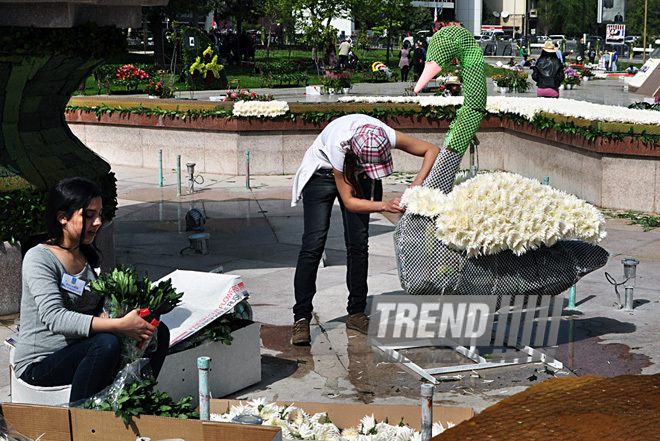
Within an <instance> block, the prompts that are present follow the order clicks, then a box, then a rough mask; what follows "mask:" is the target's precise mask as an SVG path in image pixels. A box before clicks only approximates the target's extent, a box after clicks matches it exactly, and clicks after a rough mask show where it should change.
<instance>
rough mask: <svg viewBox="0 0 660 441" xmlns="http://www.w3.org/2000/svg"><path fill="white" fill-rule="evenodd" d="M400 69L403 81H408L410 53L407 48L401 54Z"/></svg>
mask: <svg viewBox="0 0 660 441" xmlns="http://www.w3.org/2000/svg"><path fill="white" fill-rule="evenodd" d="M399 69H401V81H408V71H409V70H410V51H409V50H408V49H406V48H405V47H404V48H402V49H401V52H399Z"/></svg>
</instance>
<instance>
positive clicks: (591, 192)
mask: <svg viewBox="0 0 660 441" xmlns="http://www.w3.org/2000/svg"><path fill="white" fill-rule="evenodd" d="M67 121H68V122H69V125H70V127H71V130H72V131H73V132H74V133H75V134H76V136H78V137H79V138H80V139H81V140H82V141H83V142H84V143H85V144H86V145H87V146H88V147H89V148H91V149H92V150H94V151H95V152H96V153H98V154H99V155H100V156H102V157H103V158H105V159H106V160H107V161H108V162H110V163H111V164H116V165H130V166H136V167H146V168H157V167H158V150H159V149H162V150H163V167H164V168H175V167H176V155H177V154H180V155H181V158H182V162H183V163H186V162H195V163H196V164H197V166H196V171H199V172H202V173H217V174H225V175H241V174H244V173H245V168H246V167H245V151H246V150H249V151H250V172H251V173H252V174H293V173H295V171H296V170H297V168H298V166H299V164H300V161H301V159H302V157H303V155H304V153H305V151H306V150H307V148H308V147H309V146H310V145H311V143H312V142H313V141H314V139H315V137H316V136H317V135H318V134H319V133H320V132H321V130H322V129H323V127H325V125H326V124H327V123H326V122H323V123H311V122H307V121H304V120H301V119H299V118H298V119H295V120H291V119H285V118H275V119H273V120H267V119H257V118H252V119H229V120H226V119H220V118H202V119H190V118H187V119H185V120H176V119H174V120H171V119H169V118H162V117H151V116H145V115H141V116H140V115H123V116H122V115H115V114H110V115H107V114H104V115H102V117H101V119H100V120H98V119H97V118H96V117H95V116H94V115H93V114H89V113H82V112H69V113H67ZM383 121H384V122H385V123H387V124H389V125H390V126H392V127H393V128H395V129H397V130H401V131H403V132H406V133H409V134H411V135H413V136H416V137H419V138H421V139H424V140H427V141H429V142H432V143H434V144H436V145H442V144H443V142H444V137H445V134H446V131H447V129H448V127H449V124H448V122H447V121H446V120H438V119H434V118H426V117H417V116H403V117H393V118H385V119H383ZM478 137H479V139H480V141H481V145H480V146H479V149H478V152H479V166H480V168H481V169H490V170H506V171H511V172H515V173H519V174H521V175H523V176H527V177H530V178H536V179H539V180H542V179H543V178H544V177H545V176H549V177H550V184H551V185H552V186H553V187H555V188H558V189H560V190H564V191H566V192H569V193H572V194H575V195H577V196H578V197H581V198H583V199H585V200H587V201H589V202H591V203H592V204H595V205H597V206H599V207H604V208H612V209H625V210H640V211H646V212H660V149H656V148H655V147H654V146H650V145H649V146H644V145H643V144H642V143H641V142H640V141H638V140H637V139H635V138H630V137H626V138H625V139H624V140H623V141H608V140H602V139H601V140H596V141H588V140H586V139H585V138H584V137H582V136H579V135H572V134H565V133H562V132H557V131H555V130H551V129H546V130H538V129H536V128H534V127H531V126H529V125H527V124H517V123H514V122H513V121H511V120H507V119H504V120H501V119H500V118H499V117H497V116H493V115H489V116H487V117H486V118H484V120H483V122H482V124H481V126H480V130H479V132H478ZM393 157H394V164H395V170H396V171H407V172H414V171H417V170H418V169H419V165H420V163H421V162H420V160H419V159H418V158H414V157H411V156H410V155H406V154H404V153H401V152H397V151H396V150H395V151H394V152H393ZM461 168H469V155H467V154H466V156H465V157H464V159H463V163H462V165H461Z"/></svg>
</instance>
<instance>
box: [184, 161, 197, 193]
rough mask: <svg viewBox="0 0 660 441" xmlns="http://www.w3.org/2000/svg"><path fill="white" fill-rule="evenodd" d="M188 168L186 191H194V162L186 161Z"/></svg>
mask: <svg viewBox="0 0 660 441" xmlns="http://www.w3.org/2000/svg"><path fill="white" fill-rule="evenodd" d="M186 167H187V169H188V193H194V192H195V163H194V162H188V163H186Z"/></svg>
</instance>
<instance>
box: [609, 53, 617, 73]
mask: <svg viewBox="0 0 660 441" xmlns="http://www.w3.org/2000/svg"><path fill="white" fill-rule="evenodd" d="M618 59H619V53H618V52H617V51H616V49H614V50H613V51H612V54H611V55H610V70H611V71H612V72H616V71H618V70H619V68H618V67H617V65H616V62H617V60H618Z"/></svg>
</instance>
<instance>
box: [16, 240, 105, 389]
mask: <svg viewBox="0 0 660 441" xmlns="http://www.w3.org/2000/svg"><path fill="white" fill-rule="evenodd" d="M64 274H68V272H67V270H66V269H65V268H64V265H62V263H61V262H60V261H59V260H58V259H57V257H55V255H54V254H53V253H52V252H51V251H50V250H49V249H48V248H47V247H45V246H44V245H37V246H36V247H34V248H32V249H30V250H29V251H28V252H27V253H26V254H25V257H24V258H23V296H22V298H21V321H20V327H19V332H18V342H17V344H16V352H15V353H14V369H15V371H16V376H18V377H20V376H21V374H22V373H23V371H24V370H25V368H26V367H27V366H28V365H30V364H32V363H34V362H38V361H41V360H43V359H44V358H46V356H47V355H50V354H52V353H53V352H56V351H58V350H59V349H62V348H64V347H66V346H69V345H71V344H73V343H76V342H78V341H80V340H82V339H84V338H86V337H89V333H90V329H91V326H92V317H93V314H94V313H96V312H97V311H98V310H99V308H100V303H101V297H100V296H99V295H98V294H95V293H92V292H91V291H88V290H85V291H84V293H83V294H82V296H78V295H76V294H73V293H70V292H68V291H65V290H63V289H60V283H61V281H62V276H63V275H64ZM72 276H74V277H77V278H79V279H82V280H85V281H87V282H89V281H91V280H94V279H95V278H96V275H95V274H94V270H93V269H92V268H91V267H90V266H89V264H87V265H85V268H84V269H83V270H82V271H81V272H80V274H72Z"/></svg>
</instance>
